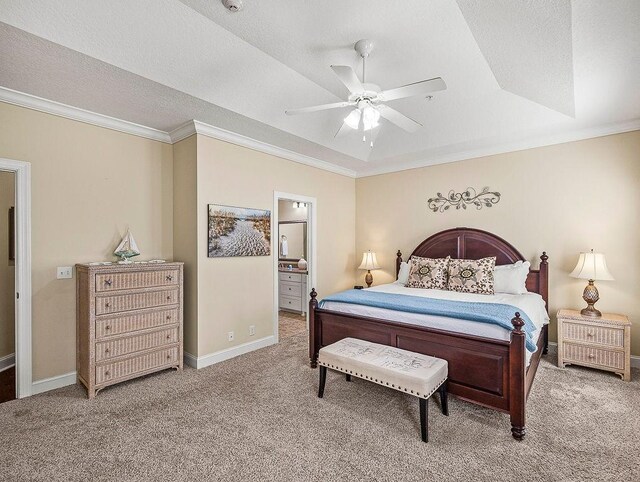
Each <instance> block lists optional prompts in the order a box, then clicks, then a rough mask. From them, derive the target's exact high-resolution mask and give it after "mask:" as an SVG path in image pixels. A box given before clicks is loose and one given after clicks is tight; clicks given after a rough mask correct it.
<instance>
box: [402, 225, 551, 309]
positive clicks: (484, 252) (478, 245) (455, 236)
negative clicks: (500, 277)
mask: <svg viewBox="0 0 640 482" xmlns="http://www.w3.org/2000/svg"><path fill="white" fill-rule="evenodd" d="M411 256H420V257H423V258H446V257H447V256H451V257H452V258H456V259H480V258H487V257H489V256H495V257H496V265H501V264H511V263H515V262H516V261H520V260H522V261H526V260H525V258H524V257H523V256H522V254H520V252H519V251H518V250H517V249H516V248H514V247H513V246H512V245H511V244H509V243H508V242H506V241H505V240H504V239H502V238H501V237H499V236H496V235H495V234H491V233H489V232H487V231H482V230H480V229H473V228H454V229H447V230H446V231H440V232H439V233H436V234H434V235H433V236H430V237H428V238H427V239H425V240H424V241H423V242H422V243H420V244H419V245H418V247H417V248H416V249H414V250H413V253H411ZM411 256H410V257H409V259H411ZM548 259H549V257H548V256H547V253H546V252H544V251H543V252H542V255H541V256H540V268H539V269H529V276H528V277H527V290H528V291H530V292H532V293H539V294H540V296H542V298H543V299H544V301H545V303H546V304H547V310H548V309H549V264H548V262H547V260H548ZM401 262H402V253H400V251H398V254H397V259H396V278H397V277H398V272H399V271H400V263H401Z"/></svg>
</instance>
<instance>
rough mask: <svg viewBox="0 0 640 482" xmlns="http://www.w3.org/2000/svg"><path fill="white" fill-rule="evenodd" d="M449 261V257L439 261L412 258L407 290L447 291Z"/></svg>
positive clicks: (438, 259)
mask: <svg viewBox="0 0 640 482" xmlns="http://www.w3.org/2000/svg"><path fill="white" fill-rule="evenodd" d="M449 259H450V258H449V256H447V257H446V258H437V259H433V258H419V257H417V256H414V257H412V258H411V261H410V262H411V269H410V270H409V279H408V280H407V284H406V285H405V286H406V287H407V288H423V289H436V290H446V289H447V266H448V265H449Z"/></svg>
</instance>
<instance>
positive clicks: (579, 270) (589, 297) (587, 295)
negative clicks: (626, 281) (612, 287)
mask: <svg viewBox="0 0 640 482" xmlns="http://www.w3.org/2000/svg"><path fill="white" fill-rule="evenodd" d="M569 276H572V277H573V278H580V279H586V280H589V284H588V285H587V287H586V288H585V289H584V293H582V299H583V300H585V301H586V302H587V307H586V308H584V309H583V310H582V311H580V313H581V314H582V315H584V316H591V317H594V318H597V317H599V316H602V313H601V312H600V311H598V310H596V309H595V308H594V307H593V305H594V304H595V303H596V301H598V300H599V299H600V295H599V293H598V288H596V285H594V284H593V282H594V281H595V280H603V281H606V280H613V276H611V273H609V270H608V269H607V263H606V261H605V259H604V254H602V253H594V252H593V249H592V250H591V252H590V253H580V257H579V258H578V264H577V265H576V267H575V269H574V270H573V271H572V272H571V274H570V275H569Z"/></svg>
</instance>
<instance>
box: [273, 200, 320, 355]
mask: <svg viewBox="0 0 640 482" xmlns="http://www.w3.org/2000/svg"><path fill="white" fill-rule="evenodd" d="M315 212H316V200H315V199H314V198H310V197H308V196H301V195H296V194H287V193H275V195H274V229H273V231H274V235H273V237H272V239H273V247H274V254H275V256H274V262H275V266H274V273H275V276H274V286H275V288H274V333H275V335H276V339H277V341H278V342H280V341H286V340H290V339H291V338H293V337H296V336H302V335H305V336H306V334H307V332H308V326H309V321H308V318H309V314H308V306H309V292H310V291H311V288H312V287H315V219H316V218H315Z"/></svg>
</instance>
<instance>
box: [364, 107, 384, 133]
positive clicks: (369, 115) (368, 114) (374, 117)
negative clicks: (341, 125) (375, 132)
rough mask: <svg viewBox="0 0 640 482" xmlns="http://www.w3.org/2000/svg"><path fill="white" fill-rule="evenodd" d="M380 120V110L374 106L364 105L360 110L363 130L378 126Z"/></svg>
mask: <svg viewBox="0 0 640 482" xmlns="http://www.w3.org/2000/svg"><path fill="white" fill-rule="evenodd" d="M379 120H380V112H378V109H376V108H374V107H365V108H364V109H363V111H362V122H363V124H364V130H365V131H368V130H371V129H373V128H375V127H378V125H379V123H378V121H379Z"/></svg>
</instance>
